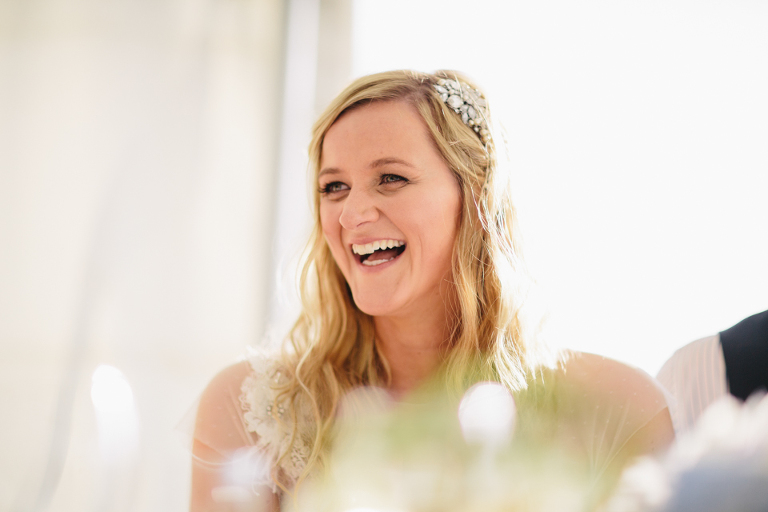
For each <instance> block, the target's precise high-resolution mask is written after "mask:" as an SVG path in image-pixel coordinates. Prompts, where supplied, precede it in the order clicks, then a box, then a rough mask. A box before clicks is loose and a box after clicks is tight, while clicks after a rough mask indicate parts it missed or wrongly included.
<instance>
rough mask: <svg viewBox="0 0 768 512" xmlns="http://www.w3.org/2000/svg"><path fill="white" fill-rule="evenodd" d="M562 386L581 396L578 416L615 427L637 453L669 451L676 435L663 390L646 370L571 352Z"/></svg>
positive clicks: (562, 378)
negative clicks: (633, 441) (633, 440)
mask: <svg viewBox="0 0 768 512" xmlns="http://www.w3.org/2000/svg"><path fill="white" fill-rule="evenodd" d="M561 381H562V383H561V386H562V387H563V388H564V389H566V390H567V394H569V395H570V396H572V397H577V399H576V400H574V401H573V402H572V403H573V404H575V405H574V407H578V408H581V409H582V410H581V411H579V412H577V414H578V415H579V416H582V417H589V418H591V419H592V420H593V421H592V422H591V423H594V424H598V423H603V424H607V425H611V426H612V428H613V429H614V430H615V431H616V433H617V436H619V437H620V438H624V439H629V438H632V437H634V438H635V440H636V441H637V443H638V446H637V447H636V448H637V451H640V452H646V453H648V452H653V451H657V450H658V449H663V448H665V447H666V446H667V445H668V444H669V443H670V442H671V440H672V438H673V437H674V431H673V429H672V421H671V418H670V415H669V409H668V406H667V401H666V396H665V393H664V390H663V388H662V387H661V385H659V383H658V382H657V381H656V380H655V379H653V377H651V376H650V375H648V374H647V373H646V372H644V371H642V370H641V369H639V368H636V367H634V366H630V365H628V364H625V363H622V362H619V361H616V360H614V359H610V358H608V357H603V356H599V355H595V354H589V353H583V352H570V353H569V354H568V357H567V358H566V360H565V362H564V363H563V367H562V375H561Z"/></svg>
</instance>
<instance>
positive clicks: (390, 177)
mask: <svg viewBox="0 0 768 512" xmlns="http://www.w3.org/2000/svg"><path fill="white" fill-rule="evenodd" d="M393 183H403V184H405V183H408V179H407V178H403V177H402V176H400V175H397V174H382V175H381V184H382V185H391V184H393Z"/></svg>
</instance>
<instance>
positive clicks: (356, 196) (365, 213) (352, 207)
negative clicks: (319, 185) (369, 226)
mask: <svg viewBox="0 0 768 512" xmlns="http://www.w3.org/2000/svg"><path fill="white" fill-rule="evenodd" d="M378 218H379V210H378V208H377V207H376V204H375V201H374V200H373V198H372V197H371V196H370V195H369V194H366V193H365V192H364V191H362V190H355V189H352V190H350V191H349V194H347V197H346V198H345V199H344V206H343V207H342V210H341V215H340V216H339V222H340V223H341V226H342V227H343V228H344V229H348V230H353V229H356V228H358V227H360V226H362V225H363V224H366V223H368V222H375V221H376V220H377V219H378Z"/></svg>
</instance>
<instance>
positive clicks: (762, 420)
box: [601, 394, 768, 512]
mask: <svg viewBox="0 0 768 512" xmlns="http://www.w3.org/2000/svg"><path fill="white" fill-rule="evenodd" d="M601 510H602V511H604V512H683V511H693V510H695V511H696V512H720V511H729V512H765V511H768V396H766V395H764V394H763V395H753V396H752V397H751V398H750V399H749V400H748V401H747V402H746V403H741V402H740V401H738V400H736V399H735V398H732V397H730V396H729V397H727V398H725V399H722V400H720V401H718V402H716V403H715V404H713V405H712V406H710V407H709V408H708V409H707V411H706V412H705V413H704V415H702V417H701V418H700V419H699V422H698V423H697V425H696V428H695V429H694V430H692V431H691V432H690V433H689V434H687V435H682V436H680V437H678V439H677V440H676V441H675V443H674V444H673V445H672V447H671V448H670V450H669V451H668V453H667V454H666V456H665V457H663V458H662V459H661V460H654V459H652V458H642V459H639V460H638V461H637V462H636V463H635V464H634V465H632V466H630V467H629V468H627V469H626V470H625V471H624V473H623V475H622V478H621V481H620V482H619V485H618V487H617V489H616V492H615V493H614V495H613V496H612V498H611V499H610V500H609V501H608V502H607V503H606V505H605V506H604V508H602V509H601Z"/></svg>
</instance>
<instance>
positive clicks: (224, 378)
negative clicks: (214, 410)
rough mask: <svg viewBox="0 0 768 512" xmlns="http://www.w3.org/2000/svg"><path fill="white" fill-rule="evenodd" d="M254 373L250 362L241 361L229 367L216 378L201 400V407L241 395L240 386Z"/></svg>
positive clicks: (208, 386)
mask: <svg viewBox="0 0 768 512" xmlns="http://www.w3.org/2000/svg"><path fill="white" fill-rule="evenodd" d="M252 371H253V369H252V367H251V365H250V363H249V362H248V361H239V362H237V363H235V364H232V365H230V366H227V367H226V368H224V369H223V370H221V371H220V372H219V373H217V374H216V376H214V377H213V378H212V379H211V380H210V382H209V383H208V385H207V386H206V388H205V390H204V391H203V394H202V396H201V399H200V405H201V406H202V405H203V404H207V405H210V404H215V403H221V400H222V399H226V398H229V397H231V396H233V395H234V396H238V395H239V394H240V386H241V385H242V383H243V381H244V380H245V379H246V377H248V376H249V375H250V374H251V372H252Z"/></svg>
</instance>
